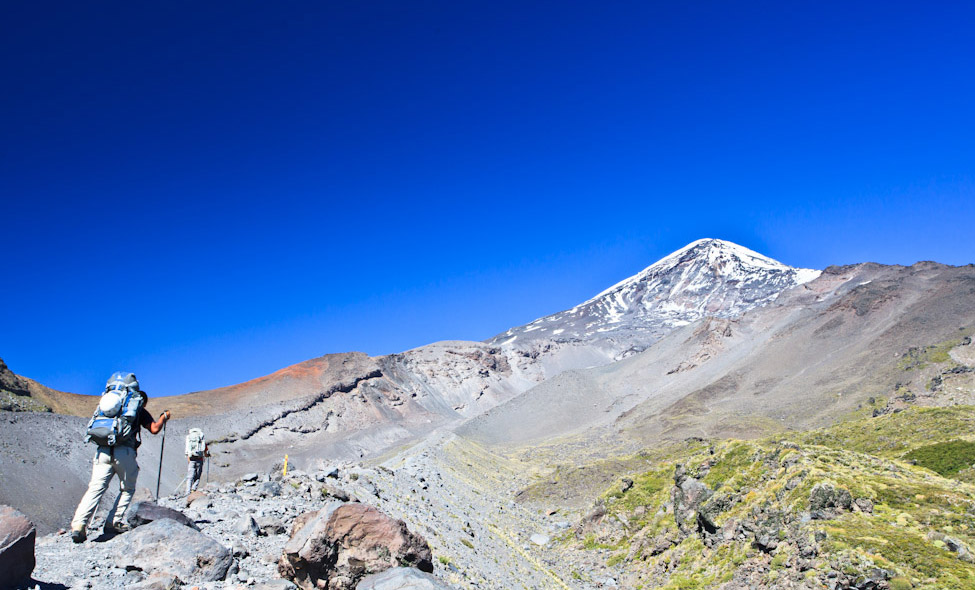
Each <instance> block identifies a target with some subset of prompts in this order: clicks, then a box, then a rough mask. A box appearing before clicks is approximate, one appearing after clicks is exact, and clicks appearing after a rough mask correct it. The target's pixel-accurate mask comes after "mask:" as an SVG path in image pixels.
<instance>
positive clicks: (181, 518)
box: [125, 502, 200, 530]
mask: <svg viewBox="0 0 975 590" xmlns="http://www.w3.org/2000/svg"><path fill="white" fill-rule="evenodd" d="M164 518H168V519H170V520H175V521H176V522H178V523H180V524H182V525H185V526H188V527H190V528H191V529H195V530H200V527H198V526H196V523H195V522H193V520H192V519H191V518H190V517H189V516H186V515H185V514H183V513H182V512H180V511H179V510H173V509H172V508H166V507H165V506H160V505H159V504H156V503H155V502H136V503H135V504H133V505H132V506H131V507H130V508H129V510H128V512H126V517H125V520H126V522H128V523H129V526H130V527H132V528H136V527H139V526H142V525H144V524H149V523H150V522H153V521H156V520H162V519H164Z"/></svg>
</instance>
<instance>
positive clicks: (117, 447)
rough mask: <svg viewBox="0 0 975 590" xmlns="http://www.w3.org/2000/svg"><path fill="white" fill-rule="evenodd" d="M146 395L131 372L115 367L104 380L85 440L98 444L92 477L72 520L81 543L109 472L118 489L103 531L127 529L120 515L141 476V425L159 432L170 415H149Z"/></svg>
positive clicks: (74, 535) (75, 537)
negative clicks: (114, 477)
mask: <svg viewBox="0 0 975 590" xmlns="http://www.w3.org/2000/svg"><path fill="white" fill-rule="evenodd" d="M148 399H149V396H148V395H147V394H146V392H144V391H142V390H141V389H140V388H139V381H138V380H137V379H136V378H135V375H134V374H132V373H122V372H118V373H114V374H112V376H111V377H110V378H109V379H108V382H107V383H106V384H105V391H104V393H102V397H101V399H100V400H99V402H98V407H97V408H95V413H94V414H93V415H92V417H91V420H90V421H89V422H88V430H87V433H86V436H85V442H88V441H90V442H93V443H95V444H96V445H98V448H97V449H96V450H95V459H94V461H93V463H92V470H91V482H89V484H88V491H86V492H85V495H84V496H82V498H81V502H80V503H79V504H78V509H77V510H75V513H74V518H73V519H72V520H71V540H72V541H74V542H75V543H81V542H82V541H84V540H85V539H86V538H87V536H88V533H87V528H88V521H89V520H91V517H92V515H93V514H94V513H95V509H96V508H98V502H99V501H100V500H101V499H102V495H103V494H104V493H105V490H107V489H108V484H109V482H110V481H111V480H112V477H113V476H115V475H117V476H118V480H119V495H118V499H117V500H116V504H115V506H114V507H113V508H112V510H111V511H110V512H109V514H108V516H107V517H106V519H105V532H106V533H109V534H113V533H118V532H121V531H123V530H125V528H126V525H125V521H124V520H123V517H124V515H125V511H126V510H127V509H128V507H129V503H130V502H131V501H132V494H133V492H135V482H136V479H138V477H139V464H138V463H137V462H136V449H138V448H139V445H140V444H142V438H141V435H140V429H141V428H147V429H148V430H149V432H151V433H152V434H159V432H160V431H161V430H162V429H163V425H164V424H165V423H166V421H167V420H169V417H170V414H169V412H168V411H166V412H163V413H162V414H160V416H159V419H158V420H155V421H153V419H152V414H150V413H149V411H148V410H146V402H147V401H148Z"/></svg>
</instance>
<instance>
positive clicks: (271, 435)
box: [0, 240, 818, 528]
mask: <svg viewBox="0 0 975 590" xmlns="http://www.w3.org/2000/svg"><path fill="white" fill-rule="evenodd" d="M816 274H818V271H809V270H802V269H792V268H790V267H787V266H784V265H782V264H780V263H778V262H775V261H773V260H770V259H768V258H765V257H762V256H760V255H758V254H756V253H754V252H751V251H749V250H747V249H744V248H741V247H740V246H737V245H734V244H731V243H728V242H722V241H720V240H700V241H698V242H695V243H693V244H690V245H689V246H687V247H685V248H683V249H681V250H679V251H678V252H675V253H674V254H672V255H670V256H668V257H665V258H664V259H663V260H661V261H659V262H657V263H655V264H654V265H652V266H650V267H649V268H647V269H645V270H644V271H643V272H641V273H639V274H638V275H636V276H634V277H632V278H630V279H628V280H626V281H623V282H622V283H620V284H618V285H617V286H615V287H613V288H611V289H609V290H607V291H606V292H605V293H603V294H600V295H599V296H597V297H595V298H593V299H591V300H590V301H588V302H586V303H585V304H582V305H581V306H577V307H576V308H573V309H572V310H568V311H566V312H563V313H562V314H556V315H555V316H550V317H549V318H543V320H539V321H536V322H533V324H530V325H529V326H525V327H523V328H521V329H514V330H513V331H509V334H508V335H507V336H506V337H505V338H504V340H505V341H504V342H502V341H500V340H499V338H500V337H499V338H495V339H493V340H491V341H488V342H461V341H445V342H439V343H434V344H430V345H427V346H423V347H420V348H417V349H413V350H410V351H406V352H404V353H401V354H394V355H388V356H384V357H375V358H373V357H369V356H367V355H364V354H361V353H344V354H332V355H326V356H323V357H319V358H316V359H311V360H309V361H305V362H303V363H299V364H297V365H293V366H290V367H286V368H284V369H281V370H280V371H277V372H275V373H273V374H271V375H267V376H264V377H261V378H258V379H254V380H251V381H248V382H246V383H241V384H238V385H233V386H229V387H224V388H219V389H215V390H211V391H201V392H194V393H190V394H186V395H181V396H173V397H167V398H150V401H149V406H148V407H149V409H150V411H151V412H153V414H154V415H156V414H158V413H160V412H161V411H162V410H164V409H169V410H171V411H172V412H173V415H174V417H175V418H174V420H172V421H171V422H170V423H169V425H168V434H169V437H170V441H172V440H174V439H175V440H177V441H182V437H183V436H184V435H185V434H186V432H187V431H188V430H189V428H192V427H201V428H203V429H204V431H205V432H206V433H207V435H208V438H209V440H210V441H211V448H212V450H213V454H214V457H213V460H212V461H211V465H210V466H211V468H212V471H213V473H212V476H213V477H214V478H215V479H221V480H222V479H228V478H233V477H236V476H239V475H241V474H243V473H245V472H248V471H263V470H266V469H269V468H271V467H272V466H273V465H275V464H276V463H279V462H281V461H283V460H284V455H286V454H287V455H288V456H289V460H290V461H291V463H292V465H295V466H297V467H300V468H305V469H315V468H318V467H320V466H322V465H323V464H324V463H325V462H327V461H330V460H334V459H357V458H359V457H364V456H370V455H374V454H377V453H380V452H383V451H385V450H387V449H391V448H395V447H397V446H401V445H405V444H410V443H412V442H414V441H417V440H419V439H422V438H423V437H425V436H428V435H429V433H431V432H434V431H436V430H438V429H447V428H452V427H454V426H456V425H458V424H460V423H461V422H463V421H464V420H467V419H469V418H471V417H474V416H478V415H480V414H482V413H484V412H485V411H488V410H490V409H491V408H493V407H495V406H497V405H498V404H501V403H504V402H506V401H507V400H509V399H512V398H516V397H518V396H519V395H520V394H522V392H524V391H526V390H528V389H530V388H532V387H534V386H536V385H538V384H539V383H543V382H545V381H546V380H548V379H551V378H552V377H554V376H556V375H559V374H561V373H563V372H565V371H573V370H577V369H582V368H587V367H594V366H600V365H605V364H607V363H611V362H613V361H614V360H615V359H617V358H620V357H622V356H626V355H628V354H632V352H633V351H634V350H640V349H643V348H646V347H647V346H649V345H650V344H651V343H652V342H653V341H654V340H655V339H656V338H658V337H659V336H660V335H661V334H663V333H666V332H667V331H668V330H671V329H674V328H675V327H679V326H681V325H685V324H688V323H689V322H691V321H693V320H694V319H695V318H697V317H700V315H701V314H704V313H708V314H716V315H719V316H721V317H737V315H739V314H740V313H741V312H742V311H744V310H746V309H751V308H754V307H755V306H758V305H762V304H765V303H767V302H768V301H771V300H774V298H775V297H776V296H777V295H778V293H779V292H780V291H781V289H783V288H785V287H788V286H792V285H795V284H799V283H801V282H802V281H805V280H808V279H810V278H812V277H814V276H815V275H816ZM539 322H542V324H543V325H544V328H538V329H536V327H535V326H536V325H538V324H539ZM556 326H561V327H556ZM518 334H521V336H518ZM526 334H527V336H525V335H526ZM543 334H548V336H547V337H542V335H543ZM512 338H514V340H512ZM145 387H146V389H147V390H149V391H150V393H151V391H152V387H151V384H149V383H147V384H145ZM59 396H60V397H59ZM49 397H50V398H51V400H52V401H50V402H49V403H48V402H45V403H46V405H47V406H49V407H51V408H54V410H55V412H63V413H69V414H74V415H75V416H80V417H83V418H87V417H88V416H89V415H90V412H91V409H92V408H93V406H94V400H93V399H92V398H90V397H88V396H76V395H73V394H58V392H53V393H51V394H50V396H49ZM37 399H44V400H47V399H48V398H41V396H37ZM64 400H70V401H71V402H72V403H70V404H69V403H66V402H64ZM85 402H87V403H85ZM7 422H8V423H9V424H8V425H7V426H5V428H4V431H3V433H2V434H0V436H2V438H3V444H4V446H5V448H6V449H8V456H7V459H9V460H8V461H6V463H5V471H4V473H5V480H6V484H4V485H2V486H0V502H3V501H7V502H11V498H13V496H12V494H13V495H16V493H17V492H16V491H15V490H25V489H31V488H30V486H22V485H21V484H20V482H23V481H29V480H30V478H32V477H33V476H34V475H35V474H36V468H34V467H33V465H34V464H35V462H36V461H37V458H38V457H40V456H43V457H45V459H44V460H45V463H44V465H45V470H46V471H48V472H52V473H61V474H64V476H65V477H63V478H62V479H63V481H61V482H59V485H58V486H56V487H57V493H56V494H55V493H54V492H51V493H50V494H48V496H49V497H46V496H45V494H46V493H45V494H41V495H40V496H36V495H35V496H33V498H34V500H36V504H37V505H38V508H37V510H39V511H40V512H31V511H29V513H30V515H31V516H32V517H34V518H35V520H36V521H37V522H38V524H39V525H41V526H42V528H44V527H52V526H57V524H58V523H59V522H61V521H63V519H64V514H66V513H69V512H70V510H71V509H72V508H73V506H71V504H72V503H73V502H74V501H75V500H74V498H75V497H77V496H80V494H81V489H82V487H83V485H84V481H85V479H86V475H85V473H84V471H85V469H86V467H84V465H83V464H82V468H78V467H77V461H76V456H77V455H79V454H82V455H83V454H84V452H85V451H86V450H87V449H86V447H85V445H83V443H82V442H81V439H82V432H83V421H81V420H78V419H69V418H68V417H65V416H57V415H40V414H33V413H30V412H27V413H25V415H23V416H9V417H8V420H7ZM37 429H43V430H45V431H52V432H58V433H64V436H61V435H59V436H57V437H48V438H46V439H45V440H44V441H43V442H42V443H40V446H41V447H44V448H39V446H38V443H36V442H28V441H32V440H33V437H31V436H30V433H31V432H34V431H36V430H37ZM72 432H73V433H76V436H72V435H70V433H72ZM157 441H158V442H157ZM161 443H162V440H161V439H160V438H155V437H147V444H146V445H144V446H143V447H142V449H140V457H141V458H142V461H143V463H144V464H148V465H155V464H158V462H159V461H160V459H159V454H160V451H163V450H164V448H163V447H162V444H161ZM45 445H46V446H45ZM169 449H170V450H169V451H168V452H163V453H162V455H163V458H162V468H161V473H162V476H161V482H159V486H160V488H161V490H163V491H164V492H165V491H166V490H171V489H174V488H175V487H176V486H177V485H178V484H179V480H180V479H181V478H182V475H183V472H184V465H183V462H184V459H183V457H182V454H181V453H180V452H178V451H174V450H173V448H172V446H170V447H169ZM59 461H61V462H63V463H65V465H63V466H61V467H60V468H59V467H58V462H59ZM68 463H70V465H68ZM143 481H145V478H143ZM153 483H155V482H153ZM42 496H45V497H42ZM12 503H14V504H15V505H16V504H17V503H16V502H12Z"/></svg>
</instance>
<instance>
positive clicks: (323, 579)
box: [278, 502, 433, 590]
mask: <svg viewBox="0 0 975 590" xmlns="http://www.w3.org/2000/svg"><path fill="white" fill-rule="evenodd" d="M301 518H307V520H306V522H305V524H304V526H302V527H300V528H299V529H297V530H296V531H295V532H294V533H293V534H292V537H291V540H289V541H288V543H287V544H286V545H285V547H284V554H283V555H282V556H281V559H280V560H279V561H278V572H279V573H280V574H281V576H282V577H284V578H287V579H289V580H292V581H293V582H295V583H296V584H297V585H298V586H299V587H301V588H303V589H305V590H323V589H327V590H353V589H354V588H355V586H356V584H357V583H358V582H359V580H361V579H362V578H363V577H364V576H366V575H369V574H373V573H378V572H382V571H384V570H387V569H389V568H391V567H397V566H407V567H415V568H417V569H419V570H422V571H426V572H432V571H433V561H432V560H433V555H432V553H431V552H430V547H429V546H428V545H427V542H426V540H424V539H423V537H421V536H419V535H416V534H413V533H411V532H410V531H409V530H408V529H407V528H406V523H404V522H403V521H401V520H394V519H392V518H390V517H389V516H387V515H385V514H383V513H382V512H380V511H379V510H378V509H376V508H374V507H373V506H369V505H366V504H359V503H349V504H342V503H337V502H335V503H332V504H329V505H328V506H326V507H325V508H323V509H322V510H320V511H319V512H318V513H316V514H314V515H312V516H310V517H306V516H305V515H302V517H301Z"/></svg>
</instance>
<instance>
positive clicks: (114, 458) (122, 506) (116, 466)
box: [71, 447, 139, 531]
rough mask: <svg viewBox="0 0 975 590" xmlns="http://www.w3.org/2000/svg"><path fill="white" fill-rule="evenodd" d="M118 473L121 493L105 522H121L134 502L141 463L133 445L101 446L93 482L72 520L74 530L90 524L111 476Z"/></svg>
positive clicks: (95, 463)
mask: <svg viewBox="0 0 975 590" xmlns="http://www.w3.org/2000/svg"><path fill="white" fill-rule="evenodd" d="M113 475H117V476H118V487H119V495H118V500H116V503H115V506H114V507H112V510H111V511H110V512H109V513H108V517H107V518H106V519H105V522H106V523H109V522H110V523H112V524H121V523H122V517H123V516H125V511H126V509H128V507H129V503H130V502H131V501H132V493H133V492H135V481H136V479H138V477H139V464H138V463H137V462H136V452H135V449H133V448H132V447H114V448H112V447H98V450H97V451H96V452H95V459H94V461H93V465H92V468H91V482H90V483H89V484H88V491H87V492H85V495H84V496H83V497H82V498H81V502H80V503H79V504H78V509H77V510H75V513H74V518H73V519H72V520H71V530H73V531H77V530H81V529H83V528H85V527H86V526H88V521H89V520H91V516H92V515H93V514H95V510H96V509H97V508H98V502H99V501H100V500H101V499H102V495H103V494H104V493H105V490H107V489H108V483H109V482H110V481H112V476H113Z"/></svg>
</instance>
